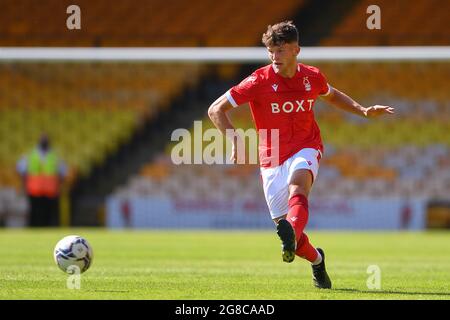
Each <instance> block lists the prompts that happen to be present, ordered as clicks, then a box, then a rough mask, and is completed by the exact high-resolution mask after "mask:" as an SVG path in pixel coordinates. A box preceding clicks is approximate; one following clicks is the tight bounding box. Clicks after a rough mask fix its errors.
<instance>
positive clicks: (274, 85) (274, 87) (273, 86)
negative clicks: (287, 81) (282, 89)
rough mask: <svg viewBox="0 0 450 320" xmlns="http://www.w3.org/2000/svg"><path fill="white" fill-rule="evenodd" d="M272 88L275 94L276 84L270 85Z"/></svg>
mask: <svg viewBox="0 0 450 320" xmlns="http://www.w3.org/2000/svg"><path fill="white" fill-rule="evenodd" d="M272 88H273V91H275V92H277V89H278V85H277V84H273V85H272Z"/></svg>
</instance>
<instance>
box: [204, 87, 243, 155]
mask: <svg viewBox="0 0 450 320" xmlns="http://www.w3.org/2000/svg"><path fill="white" fill-rule="evenodd" d="M231 109H233V105H232V104H231V103H230V102H229V101H228V98H227V97H226V95H225V94H223V95H222V96H220V97H219V98H218V99H217V100H216V101H214V102H213V103H212V104H211V106H210V107H209V109H208V116H209V118H210V119H211V121H212V122H213V123H214V125H215V126H216V128H217V129H219V130H220V132H222V134H223V135H225V136H226V135H227V130H228V132H234V130H235V128H234V126H233V124H232V123H231V120H230V118H229V117H228V114H227V112H228V111H230V110H231ZM238 139H239V138H238V136H237V135H234V136H233V139H232V141H231V143H232V145H233V148H232V154H231V160H232V161H233V162H234V163H236V161H237V153H236V150H237V145H238V142H239V141H238Z"/></svg>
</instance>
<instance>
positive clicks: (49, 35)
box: [0, 0, 305, 47]
mask: <svg viewBox="0 0 450 320" xmlns="http://www.w3.org/2000/svg"><path fill="white" fill-rule="evenodd" d="M304 2H305V1H303V0H301V1H299V0H283V1H277V2H273V1H269V0H251V1H246V2H245V6H243V5H241V3H240V1H238V0H232V1H222V2H217V1H214V0H198V1H182V0H173V1H164V0H141V1H139V10H136V5H135V4H133V3H130V2H129V1H126V0H118V1H114V4H111V2H110V1H107V0H98V1H89V0H80V1H77V3H76V4H77V5H78V6H79V7H80V9H81V13H82V28H81V29H80V30H75V31H74V32H71V33H68V32H67V29H66V23H65V21H66V19H67V17H68V14H66V8H67V7H68V6H69V5H71V4H73V3H72V2H71V1H67V0H63V1H59V0H45V1H39V2H36V1H32V0H18V1H5V3H4V4H3V5H2V11H1V12H0V20H1V21H2V24H1V25H0V35H2V36H1V37H0V46H71V47H74V46H81V47H83V46H106V47H114V46H121V47H130V46H131V47H136V46H146V47H147V46H151V47H158V46H162V47H163V46H170V47H173V46H177V47H183V46H252V45H254V44H255V35H258V34H260V33H261V30H264V29H265V28H266V26H267V25H268V24H271V23H273V22H274V19H275V21H276V20H277V19H279V18H281V17H290V16H292V14H293V13H295V12H296V11H297V10H298V9H299V8H301V7H302V5H303V4H304ZM268 7H270V10H261V8H268ZM206 8H207V9H206ZM236 8H239V10H236ZM205 10H207V11H208V14H204V15H201V17H199V15H198V13H199V12H204V11H205ZM30 11H32V12H33V16H32V18H30V15H29V12H30ZM231 12H232V13H233V19H232V21H233V22H232V23H230V13H231ZM255 12H258V14H257V15H254V13H255ZM130 17H133V18H132V19H130ZM249 21H251V23H249ZM242 26H245V28H243V27H242Z"/></svg>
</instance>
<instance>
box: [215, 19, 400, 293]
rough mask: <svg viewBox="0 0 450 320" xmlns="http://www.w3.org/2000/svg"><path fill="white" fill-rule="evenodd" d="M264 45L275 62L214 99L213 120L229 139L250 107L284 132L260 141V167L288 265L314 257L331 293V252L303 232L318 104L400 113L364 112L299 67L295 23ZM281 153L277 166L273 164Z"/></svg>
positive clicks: (314, 162)
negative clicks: (236, 116)
mask: <svg viewBox="0 0 450 320" xmlns="http://www.w3.org/2000/svg"><path fill="white" fill-rule="evenodd" d="M262 42H263V44H264V45H265V46H266V48H267V51H268V56H269V59H270V62H271V64H269V65H267V66H265V67H262V68H260V69H258V70H256V71H255V72H253V73H252V74H251V75H250V76H249V77H247V78H246V79H244V80H243V81H242V82H241V83H239V84H238V85H236V86H234V87H232V88H231V89H230V90H228V91H227V92H226V93H225V94H223V95H222V96H221V97H219V98H218V99H217V100H216V101H214V103H213V104H212V105H211V106H210V107H209V110H208V115H209V117H210V118H211V120H212V122H213V123H214V125H215V126H216V127H217V128H218V129H219V130H220V131H221V132H222V133H223V134H226V133H227V131H228V130H230V129H231V130H234V127H233V125H232V124H231V122H230V119H229V118H228V115H227V112H228V111H229V110H230V109H232V108H233V107H238V106H239V105H242V104H245V103H249V104H250V108H251V112H252V116H253V120H254V122H255V126H256V129H257V130H258V131H259V132H260V131H261V130H264V129H265V130H269V131H270V132H273V130H274V129H275V130H277V135H278V141H277V143H274V142H273V140H272V139H260V143H259V162H260V166H261V176H262V182H263V189H264V195H265V198H266V202H267V205H268V207H269V211H270V214H271V217H272V220H273V221H274V222H275V224H276V228H277V234H278V236H279V238H280V240H281V242H282V258H283V261H285V262H292V261H293V260H294V258H295V255H297V256H299V257H301V258H303V259H306V260H308V261H309V262H311V264H312V272H313V283H314V285H315V286H316V287H318V288H331V280H330V278H329V276H328V274H327V272H326V268H325V255H324V251H323V250H322V249H321V248H317V249H316V248H315V247H314V246H313V245H312V244H311V242H310V241H309V239H308V236H307V235H306V234H305V232H304V229H305V226H306V224H307V222H308V215H309V212H308V195H309V192H310V190H311V187H312V184H313V182H314V180H315V178H316V176H317V172H318V169H319V161H320V159H321V157H322V155H323V145H322V140H321V137H320V131H319V127H318V126H317V123H316V121H315V120H314V113H313V106H314V102H315V101H316V100H317V98H319V97H320V98H321V99H323V100H324V101H326V102H327V103H329V104H330V105H332V106H335V107H337V108H340V109H343V110H345V111H348V112H351V113H354V114H357V115H360V116H362V117H367V118H372V117H376V116H380V115H383V114H392V113H394V109H393V108H392V107H389V106H381V105H375V106H370V107H363V106H361V105H360V104H359V103H357V102H356V101H354V100H353V99H352V98H350V97H348V96H347V95H345V94H344V93H342V92H341V91H339V90H337V89H335V88H333V87H332V86H331V85H330V84H328V82H327V80H326V78H325V76H324V75H323V74H322V73H321V72H320V71H319V69H317V68H315V67H312V66H308V65H305V64H302V63H298V62H297V55H298V54H299V53H300V47H299V43H298V31H297V28H296V26H295V25H294V24H293V23H292V21H284V22H281V23H278V24H275V25H272V26H268V28H267V31H266V33H264V34H263V37H262ZM272 138H273V137H272ZM232 143H233V151H232V155H231V157H232V159H233V160H234V161H235V162H236V161H237V159H238V156H242V155H238V153H237V151H238V150H239V148H238V147H237V146H238V144H239V143H242V138H241V137H239V136H237V135H235V136H234V137H233V139H232ZM275 148H277V150H275ZM274 154H275V155H276V156H277V159H276V160H277V161H273V160H274V159H273V155H274Z"/></svg>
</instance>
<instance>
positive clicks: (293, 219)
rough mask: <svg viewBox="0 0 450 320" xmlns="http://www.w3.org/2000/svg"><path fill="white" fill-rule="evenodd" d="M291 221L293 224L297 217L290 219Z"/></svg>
mask: <svg viewBox="0 0 450 320" xmlns="http://www.w3.org/2000/svg"><path fill="white" fill-rule="evenodd" d="M289 219H291V221H292V222H295V220H297V217H295V216H294V217H290V218H289Z"/></svg>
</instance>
